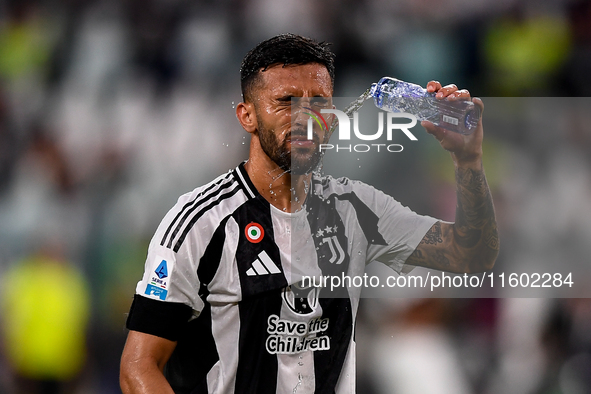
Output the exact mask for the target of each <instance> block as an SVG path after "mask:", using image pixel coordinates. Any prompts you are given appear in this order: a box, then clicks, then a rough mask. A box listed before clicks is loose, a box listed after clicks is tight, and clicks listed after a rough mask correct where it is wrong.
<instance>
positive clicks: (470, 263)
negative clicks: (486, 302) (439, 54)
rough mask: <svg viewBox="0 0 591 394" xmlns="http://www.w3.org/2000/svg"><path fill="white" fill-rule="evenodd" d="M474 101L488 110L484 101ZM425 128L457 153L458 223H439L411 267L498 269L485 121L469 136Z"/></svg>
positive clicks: (450, 93)
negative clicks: (484, 149)
mask: <svg viewBox="0 0 591 394" xmlns="http://www.w3.org/2000/svg"><path fill="white" fill-rule="evenodd" d="M427 90H428V91H430V92H437V97H438V98H444V97H449V98H451V99H466V98H469V97H470V93H469V92H468V91H467V90H458V88H457V87H456V86H455V85H448V86H445V87H441V84H439V82H435V81H431V82H429V84H428V85H427ZM473 101H474V103H475V104H476V105H478V106H480V107H481V109H482V110H483V109H484V106H483V104H482V101H481V100H480V99H477V98H476V99H474V100H473ZM421 124H422V125H423V127H424V128H425V129H426V130H427V132H428V133H429V134H432V135H433V136H434V137H435V138H437V140H438V141H439V142H440V144H441V146H442V147H443V148H444V149H446V150H447V151H449V152H450V153H451V157H452V159H453V162H454V165H455V171H456V194H457V206H456V218H455V219H456V220H455V223H447V222H441V221H440V222H437V223H435V224H434V225H433V227H431V229H430V230H429V231H428V232H427V233H426V234H425V236H424V238H423V239H422V240H421V242H420V243H419V245H418V246H417V248H416V249H415V251H414V252H413V253H412V254H411V255H410V256H409V258H408V259H407V260H406V263H407V264H411V265H418V266H423V267H427V268H434V269H438V270H443V271H449V272H458V273H464V272H466V273H473V272H482V271H487V270H490V269H492V267H493V266H494V263H495V260H496V258H497V255H498V253H499V236H498V233H497V222H496V219H495V212H494V207H493V202H492V197H491V194H490V190H489V188H488V184H487V182H486V177H485V175H484V169H483V167H482V138H483V127H482V118H481V119H480V121H479V122H478V127H477V129H476V131H474V133H472V134H471V135H468V136H465V135H462V134H458V133H454V132H450V131H447V130H444V129H442V128H440V127H436V126H434V125H433V124H432V123H430V122H422V123H421Z"/></svg>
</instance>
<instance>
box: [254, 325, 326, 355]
mask: <svg viewBox="0 0 591 394" xmlns="http://www.w3.org/2000/svg"><path fill="white" fill-rule="evenodd" d="M328 325H329V319H328V318H321V317H315V318H313V319H311V320H309V321H308V322H297V321H291V320H286V319H281V318H279V316H277V315H271V316H269V318H268V319H267V332H268V333H269V334H270V335H269V337H268V338H267V341H266V342H265V347H266V349H267V352H269V353H270V354H296V353H301V352H306V351H313V352H314V351H317V350H328V349H330V337H329V336H328V335H322V336H317V334H318V333H321V332H323V331H326V330H327V329H328Z"/></svg>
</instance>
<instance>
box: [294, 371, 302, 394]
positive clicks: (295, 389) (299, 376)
mask: <svg viewBox="0 0 591 394" xmlns="http://www.w3.org/2000/svg"><path fill="white" fill-rule="evenodd" d="M301 385H302V374H301V373H298V384H296V386H295V387H294V388H293V394H296V392H297V391H298V387H300V386H301Z"/></svg>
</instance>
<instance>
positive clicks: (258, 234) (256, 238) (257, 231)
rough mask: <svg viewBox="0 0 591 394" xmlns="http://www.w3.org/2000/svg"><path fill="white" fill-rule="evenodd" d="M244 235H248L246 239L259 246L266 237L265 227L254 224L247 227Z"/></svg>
mask: <svg viewBox="0 0 591 394" xmlns="http://www.w3.org/2000/svg"><path fill="white" fill-rule="evenodd" d="M244 233H245V234H246V239H248V240H249V241H250V242H252V243H253V244H258V243H259V242H261V241H262V240H263V237H264V236H265V230H263V226H261V225H260V224H258V223H254V222H252V223H250V224H249V225H248V226H246V228H245V229H244Z"/></svg>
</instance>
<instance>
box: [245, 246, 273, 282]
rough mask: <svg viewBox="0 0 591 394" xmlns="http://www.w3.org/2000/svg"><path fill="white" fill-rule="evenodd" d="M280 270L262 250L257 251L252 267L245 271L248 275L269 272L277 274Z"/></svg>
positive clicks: (259, 274) (266, 273)
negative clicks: (257, 254)
mask: <svg viewBox="0 0 591 394" xmlns="http://www.w3.org/2000/svg"><path fill="white" fill-rule="evenodd" d="M279 273H281V270H280V269H279V268H278V267H277V266H276V265H275V263H274V262H273V260H271V258H270V257H269V255H268V254H267V252H265V251H264V250H263V251H262V252H261V253H259V256H258V258H257V259H256V260H255V261H253V262H252V267H250V268H249V269H248V271H246V275H248V276H261V275H269V274H279Z"/></svg>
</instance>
